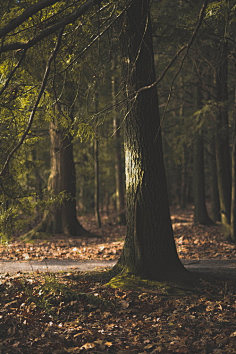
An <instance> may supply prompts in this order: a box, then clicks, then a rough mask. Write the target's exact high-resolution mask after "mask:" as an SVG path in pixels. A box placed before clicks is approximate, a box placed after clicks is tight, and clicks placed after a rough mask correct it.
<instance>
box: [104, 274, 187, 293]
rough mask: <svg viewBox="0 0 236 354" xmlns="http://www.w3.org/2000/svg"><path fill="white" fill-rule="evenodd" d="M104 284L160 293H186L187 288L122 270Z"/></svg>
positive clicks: (124, 288)
mask: <svg viewBox="0 0 236 354" xmlns="http://www.w3.org/2000/svg"><path fill="white" fill-rule="evenodd" d="M106 286H110V287H112V288H119V289H122V290H126V291H128V290H132V291H147V292H148V291H155V292H156V293H157V294H160V295H176V296H182V295H186V292H187V290H188V289H185V288H181V287H178V286H176V285H175V284H172V283H168V282H160V281H155V280H148V279H142V278H141V277H138V276H135V275H134V274H131V273H129V272H123V273H120V274H118V275H116V276H115V277H113V278H112V279H111V280H110V281H109V282H108V283H107V284H106Z"/></svg>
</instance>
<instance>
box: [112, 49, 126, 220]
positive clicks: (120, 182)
mask: <svg viewBox="0 0 236 354" xmlns="http://www.w3.org/2000/svg"><path fill="white" fill-rule="evenodd" d="M114 55H115V53H114ZM111 69H112V72H113V75H112V76H111V93H112V103H113V132H114V133H113V136H114V142H115V180H116V211H117V221H118V223H119V224H122V225H124V224H125V223H126V218H125V196H124V178H123V176H124V169H123V164H122V153H121V151H122V148H123V147H122V143H121V130H120V119H119V117H118V112H117V109H116V104H117V99H116V95H117V88H116V86H117V82H116V77H115V74H114V71H115V70H116V59H115V58H113V59H112V68H111Z"/></svg>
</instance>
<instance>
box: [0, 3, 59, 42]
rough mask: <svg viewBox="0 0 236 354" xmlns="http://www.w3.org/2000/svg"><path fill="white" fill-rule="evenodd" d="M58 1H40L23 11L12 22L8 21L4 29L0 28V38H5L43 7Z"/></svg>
mask: <svg viewBox="0 0 236 354" xmlns="http://www.w3.org/2000/svg"><path fill="white" fill-rule="evenodd" d="M59 1H60V0H41V1H39V2H37V3H36V4H34V5H32V6H30V7H29V8H28V9H27V10H25V11H24V12H23V13H22V14H21V15H20V16H18V17H16V18H15V19H14V20H12V21H10V23H8V24H7V25H6V26H5V27H3V28H0V38H1V37H5V36H6V35H7V34H8V33H9V32H11V31H12V30H14V29H15V28H17V27H18V26H20V25H21V24H22V23H23V22H25V21H26V20H28V18H29V17H31V16H33V15H34V14H36V13H37V12H39V11H40V10H42V9H44V8H45V7H48V6H51V5H53V4H55V3H56V2H59Z"/></svg>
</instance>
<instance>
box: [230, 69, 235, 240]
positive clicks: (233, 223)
mask: <svg viewBox="0 0 236 354" xmlns="http://www.w3.org/2000/svg"><path fill="white" fill-rule="evenodd" d="M235 69H236V63H235ZM235 72H236V70H235ZM230 241H232V242H236V83H235V85H234V110H233V133H232V191H231V228H230Z"/></svg>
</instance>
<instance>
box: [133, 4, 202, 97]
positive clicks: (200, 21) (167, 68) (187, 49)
mask: <svg viewBox="0 0 236 354" xmlns="http://www.w3.org/2000/svg"><path fill="white" fill-rule="evenodd" d="M208 1H209V0H204V2H203V5H202V7H201V10H200V13H199V17H198V22H197V24H196V26H195V28H194V31H193V33H192V36H191V38H190V41H189V42H188V44H186V45H184V46H183V47H181V48H180V50H179V51H178V52H177V53H176V54H175V56H174V57H173V58H172V60H171V62H170V63H169V64H168V65H167V66H166V68H165V69H164V70H163V72H162V74H161V75H160V76H159V78H158V79H157V80H156V81H155V82H153V83H152V84H151V85H149V86H144V87H141V88H140V89H139V90H138V91H137V92H136V94H135V96H136V95H138V94H139V93H140V92H142V91H144V90H147V89H150V88H152V87H154V86H156V85H157V84H159V82H160V81H161V80H162V79H163V78H164V76H165V74H166V73H167V71H168V70H169V69H170V68H171V66H172V65H173V64H174V62H175V61H176V59H177V58H178V57H179V56H180V54H181V53H182V52H183V51H184V50H185V49H186V53H185V55H184V58H183V60H182V63H181V67H180V70H181V68H182V66H183V63H184V61H185V58H186V57H187V54H188V52H189V49H190V47H191V45H192V44H193V42H194V40H195V38H196V36H197V33H198V31H199V29H200V27H201V25H202V22H203V19H204V15H205V11H206V8H207V4H208ZM180 70H178V73H177V75H175V78H174V80H175V79H176V77H177V76H178V74H179V72H180Z"/></svg>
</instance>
